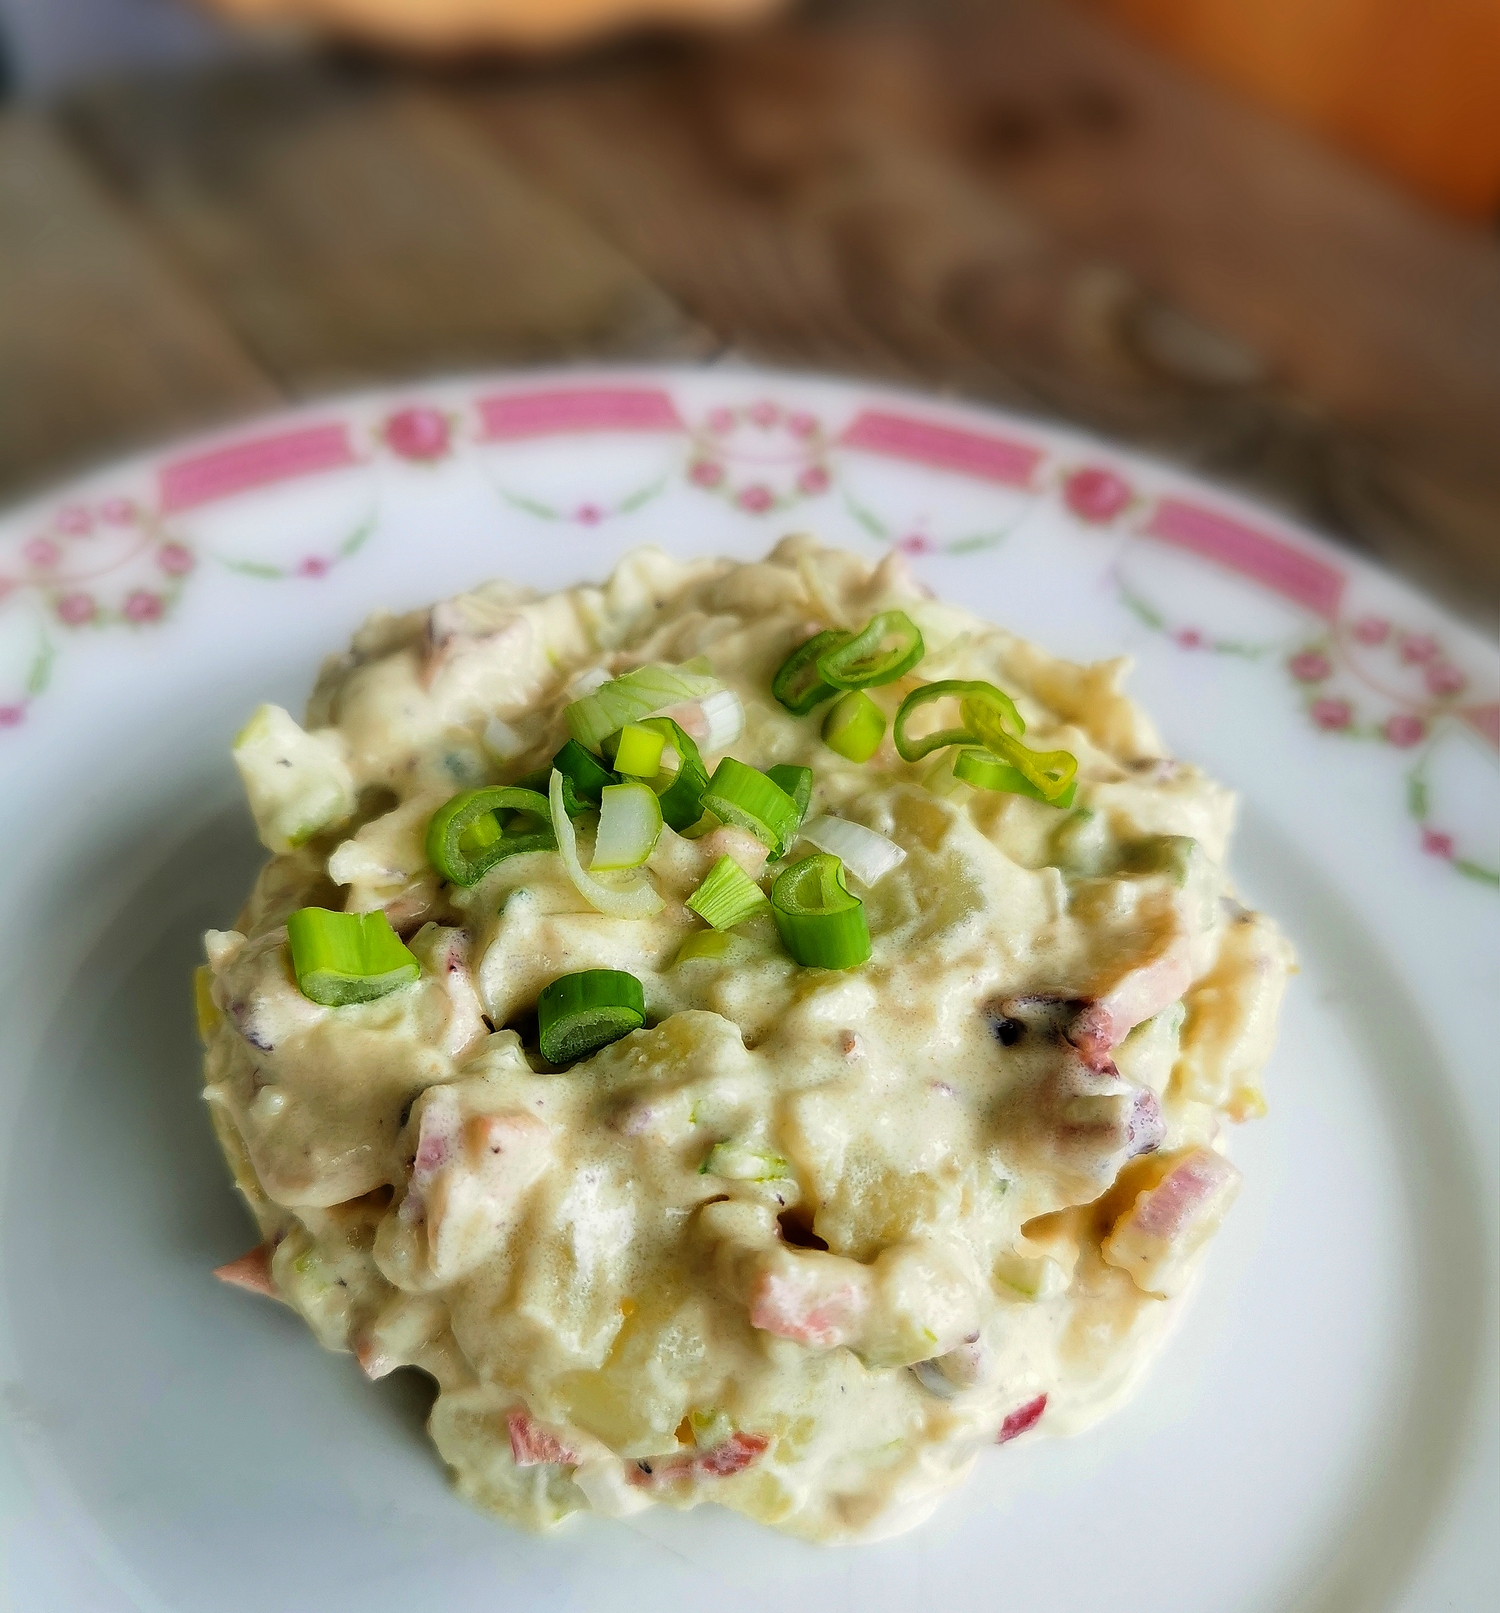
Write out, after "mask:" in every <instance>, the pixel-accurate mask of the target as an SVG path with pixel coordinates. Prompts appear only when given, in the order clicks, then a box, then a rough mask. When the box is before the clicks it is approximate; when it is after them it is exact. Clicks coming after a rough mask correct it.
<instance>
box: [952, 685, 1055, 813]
mask: <svg viewBox="0 0 1500 1613" xmlns="http://www.w3.org/2000/svg"><path fill="white" fill-rule="evenodd" d="M992 693H993V694H999V690H993V691H992ZM1000 699H1001V700H1004V701H1005V705H1006V706H1009V708H1010V712H1009V716H1010V717H1013V718H1014V722H1011V721H1009V720H1008V717H1007V713H1006V712H1005V710H1004V709H1003V708H1002V707H1001V706H999V705H997V704H996V703H995V701H994V700H992V699H991V698H989V697H988V696H986V697H985V698H984V699H972V698H971V699H967V700H965V701H964V703H963V706H962V708H961V709H962V711H963V717H964V721H965V722H966V723H968V725H969V726H970V727H971V728H972V729H973V730H974V733H975V734H976V735H977V737H978V738H979V740H980V741H981V743H982V744H983V745H984V747H985V749H987V750H988V751H990V752H991V753H992V754H993V755H995V756H998V757H999V758H1000V759H1001V761H1005V762H1009V763H1010V765H1011V766H1012V767H1013V768H1015V769H1016V771H1017V772H1018V773H1020V774H1021V775H1022V777H1024V778H1025V779H1026V781H1027V782H1028V783H1029V784H1031V785H1033V786H1034V787H1035V788H1036V789H1037V790H1038V791H1040V792H1041V798H1042V800H1044V801H1048V802H1051V803H1053V804H1056V803H1058V802H1060V801H1061V800H1062V798H1063V796H1064V795H1066V794H1067V793H1068V791H1069V790H1070V789H1071V788H1072V787H1073V781H1074V777H1075V775H1076V774H1077V772H1078V758H1077V757H1076V756H1074V755H1073V753H1072V752H1071V751H1065V750H1049V751H1034V750H1032V749H1030V748H1029V747H1028V746H1026V745H1023V744H1022V743H1021V741H1020V739H1019V737H1017V736H1018V734H1020V733H1024V732H1025V730H1026V725H1025V723H1024V722H1022V721H1021V716H1020V713H1019V712H1018V711H1016V708H1015V706H1014V705H1013V704H1012V703H1011V702H1010V701H1009V700H1007V699H1006V697H1005V696H1004V695H1001V696H1000Z"/></svg>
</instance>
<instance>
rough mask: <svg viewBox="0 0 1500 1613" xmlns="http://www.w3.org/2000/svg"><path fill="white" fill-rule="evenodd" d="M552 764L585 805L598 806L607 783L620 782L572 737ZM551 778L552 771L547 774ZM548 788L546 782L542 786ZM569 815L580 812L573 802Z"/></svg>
mask: <svg viewBox="0 0 1500 1613" xmlns="http://www.w3.org/2000/svg"><path fill="white" fill-rule="evenodd" d="M552 765H553V767H555V768H556V769H557V770H558V772H559V773H561V774H562V776H563V777H564V778H565V779H566V780H567V781H568V782H569V783H570V784H571V785H572V786H573V795H574V798H575V799H576V800H578V801H579V802H581V803H582V804H583V805H584V806H598V805H599V792H600V791H601V790H602V789H603V788H604V786H605V785H606V784H618V783H619V782H620V780H619V778H618V777H617V776H616V775H615V774H614V773H611V772H610V770H609V769H608V768H607V767H606V766H605V765H604V764H603V763H602V762H601V761H600V760H599V758H598V757H597V756H595V755H593V754H592V753H591V752H589V751H586V750H585V749H584V748H583V746H582V745H580V744H579V743H578V741H577V740H576V739H570V740H569V741H568V742H567V744H566V745H564V746H563V748H562V749H561V750H560V751H558V753H557V755H556V756H554V757H553V758H552ZM547 777H548V779H549V780H550V778H551V775H550V773H549V774H548V775H547ZM541 788H542V789H544V790H545V789H546V788H547V785H546V784H545V783H544V784H543V785H542V786H541ZM568 816H569V817H573V818H576V817H577V816H578V814H577V813H576V812H575V811H574V810H573V808H572V806H571V804H570V805H569V807H568Z"/></svg>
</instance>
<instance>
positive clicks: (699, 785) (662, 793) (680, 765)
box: [641, 717, 708, 833]
mask: <svg viewBox="0 0 1500 1613" xmlns="http://www.w3.org/2000/svg"><path fill="white" fill-rule="evenodd" d="M641 727H642V728H649V729H652V730H653V731H654V732H656V733H658V734H660V735H661V736H662V753H663V758H664V759H665V754H666V750H667V748H668V747H670V748H671V749H672V750H673V751H674V752H675V753H676V756H677V770H676V772H664V773H658V774H657V775H656V777H655V778H654V779H652V781H651V788H652V789H653V790H655V791H656V793H657V795H658V796H659V797H660V799H661V815H662V820H663V822H665V824H666V825H667V827H668V828H669V829H675V830H677V831H678V833H681V831H682V830H684V829H690V828H692V826H693V825H694V824H695V823H696V822H697V821H698V819H699V818H701V817H702V816H703V792H704V791H705V790H706V789H707V788H708V769H707V768H706V767H705V766H704V765H703V758H702V757H701V756H700V755H699V754H698V747H697V746H696V745H695V744H694V743H693V741H692V739H691V738H690V737H689V736H688V735H687V733H685V732H684V731H683V729H682V727H681V725H680V724H678V723H676V722H674V721H673V719H672V718H670V717H644V718H642V719H641Z"/></svg>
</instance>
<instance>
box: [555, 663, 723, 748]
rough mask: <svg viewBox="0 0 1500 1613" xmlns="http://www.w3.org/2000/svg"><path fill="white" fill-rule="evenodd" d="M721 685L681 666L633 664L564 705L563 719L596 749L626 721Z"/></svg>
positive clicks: (695, 697)
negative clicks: (581, 696)
mask: <svg viewBox="0 0 1500 1613" xmlns="http://www.w3.org/2000/svg"><path fill="white" fill-rule="evenodd" d="M721 687H722V685H721V684H720V682H719V680H718V679H717V678H715V677H710V676H709V675H708V674H706V673H702V672H689V671H687V670H686V669H685V668H683V667H668V666H643V667H637V668H636V669H635V671H634V672H627V673H625V674H624V675H623V676H621V677H618V678H612V679H611V680H610V681H609V682H608V683H605V684H601V685H600V686H599V688H597V689H595V690H594V691H593V693H592V694H587V695H585V696H584V697H583V699H581V700H575V701H574V702H573V703H572V704H571V705H570V706H566V707H564V708H563V719H564V720H565V721H566V723H567V725H568V732H569V733H570V734H572V736H573V738H574V739H576V740H577V741H578V743H579V744H580V745H582V746H584V747H585V748H586V749H587V750H592V751H597V750H598V749H599V748H600V747H601V746H602V745H603V744H604V741H605V740H606V739H608V738H609V736H610V735H611V734H614V733H618V732H619V731H620V729H622V728H623V727H624V726H625V725H626V724H627V723H634V722H639V721H640V720H641V718H642V717H649V716H650V715H651V713H652V712H653V711H665V710H666V708H667V707H668V706H675V705H678V704H680V703H681V702H683V701H686V700H701V699H702V698H703V697H704V696H705V695H709V694H713V693H715V692H716V691H717V690H719V689H720V688H721Z"/></svg>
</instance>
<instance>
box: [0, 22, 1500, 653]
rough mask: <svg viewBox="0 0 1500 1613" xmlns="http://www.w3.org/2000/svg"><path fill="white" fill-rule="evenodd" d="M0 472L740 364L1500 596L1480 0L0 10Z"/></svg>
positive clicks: (1493, 163) (1499, 28) (1494, 146)
mask: <svg viewBox="0 0 1500 1613" xmlns="http://www.w3.org/2000/svg"><path fill="white" fill-rule="evenodd" d="M0 84H3V89H0V500H6V501H8V500H9V499H11V498H14V497H19V496H21V495H23V494H24V493H26V492H28V491H31V490H33V489H35V488H38V487H40V486H42V485H44V484H45V483H46V482H48V481H50V480H55V479H56V478H57V477H59V476H61V475H64V474H66V473H67V472H69V471H70V470H72V469H74V468H76V467H78V466H80V465H82V464H85V463H88V462H89V461H91V460H94V459H97V458H99V457H100V456H103V455H105V454H110V453H114V452H117V451H120V450H122V449H124V448H128V447H131V446H135V445H139V444H141V443H144V442H148V441H153V440H158V439H160V438H161V437H163V436H165V435H167V434H170V433H172V432H177V431H181V430H184V429H191V428H195V427H201V426H204V425H209V424H215V423H218V422H221V421H223V420H226V419H229V418H233V417H235V416H237V415H242V414H245V413H248V412H252V411H254V410H257V409H262V408H266V407H270V406H274V405H275V404H276V403H277V402H278V401H281V400H286V399H294V398H300V397H304V396H307V395H310V394H314V393H317V392H321V391H326V390H328V389H331V388H337V387H348V386H355V385H361V384H368V383H372V382H388V381H392V380H399V379H403V378H408V377H418V376H423V375H430V374H433V373H436V372H438V371H441V370H453V369H473V368H479V367H484V366H497V365H514V364H527V363H537V362H566V361H570V360H599V359H606V360H633V359H643V360H672V361H689V362H716V363H735V362H744V361H748V362H760V363H773V364H781V365H787V366H792V367H796V368H802V369H817V370H826V371H833V372H836V373H844V374H858V375H865V376H876V377H880V378H883V379H890V380H895V381H899V382H902V383H905V384H911V385H921V386H928V387H932V388H937V389H942V390H945V391H948V392H952V393H957V394H962V395H965V396H969V397H973V398H977V399H981V400H989V401H992V402H996V403H999V404H1002V405H1006V406H1010V407H1015V408H1021V409H1024V410H1029V411H1031V412H1034V413H1037V414H1042V415H1046V416H1049V417H1052V418H1061V419H1065V420H1067V421H1070V422H1072V423H1075V424H1078V425H1081V426H1084V427H1086V428H1089V429H1092V430H1095V431H1099V432H1102V433H1104V434H1107V435H1109V436H1112V437H1116V438H1119V439H1122V440H1125V441H1127V442H1130V443H1132V444H1135V445H1138V446H1141V447H1144V448H1147V449H1149V450H1151V451H1154V452H1157V453H1160V454H1164V455H1166V456H1168V457H1170V458H1173V459H1175V460H1177V461H1179V462H1182V463H1185V464H1189V465H1192V466H1195V467H1197V468H1199V469H1202V470H1205V471H1207V472H1209V473H1210V474H1212V475H1214V476H1216V477H1217V478H1219V479H1221V480H1224V481H1227V482H1230V483H1232V484H1235V485H1238V486H1239V487H1241V488H1242V489H1245V490H1248V491H1250V492H1252V493H1254V494H1256V495H1258V496H1260V497H1263V498H1269V499H1270V500H1272V501H1273V502H1276V503H1278V504H1280V505H1281V506H1283V507H1285V508H1287V509H1289V510H1291V511H1293V512H1295V513H1297V514H1299V515H1301V516H1303V517H1305V518H1309V519H1311V520H1313V521H1314V522H1315V523H1317V524H1318V525H1320V526H1322V527H1323V528H1324V529H1325V530H1328V531H1331V532H1333V533H1334V534H1335V535H1338V536H1341V537H1343V538H1344V539H1346V540H1347V541H1349V542H1350V543H1353V544H1355V545H1358V546H1360V547H1362V548H1364V549H1366V550H1369V551H1372V552H1374V553H1376V554H1378V555H1381V556H1383V557H1385V558H1386V559H1387V560H1388V561H1389V562H1391V563H1392V564H1394V565H1396V566H1397V567H1398V568H1399V569H1401V570H1403V571H1404V572H1406V573H1407V574H1408V575H1409V576H1411V577H1413V578H1414V579H1416V580H1417V581H1419V582H1420V583H1422V584H1423V585H1425V586H1427V587H1429V588H1430V589H1433V590H1435V591H1437V592H1438V593H1440V594H1441V595H1442V596H1443V597H1445V598H1446V599H1447V600H1448V601H1449V603H1450V604H1454V605H1455V606H1457V608H1459V609H1461V610H1463V611H1464V612H1465V613H1466V614H1467V615H1469V616H1470V617H1471V618H1473V619H1478V620H1482V621H1485V622H1490V623H1492V622H1493V621H1494V620H1495V616H1496V611H1497V600H1500V0H1253V3H1248V4H1247V3H1246V0H800V3H798V0H201V3H194V0H0Z"/></svg>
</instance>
